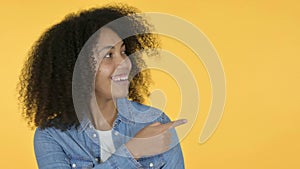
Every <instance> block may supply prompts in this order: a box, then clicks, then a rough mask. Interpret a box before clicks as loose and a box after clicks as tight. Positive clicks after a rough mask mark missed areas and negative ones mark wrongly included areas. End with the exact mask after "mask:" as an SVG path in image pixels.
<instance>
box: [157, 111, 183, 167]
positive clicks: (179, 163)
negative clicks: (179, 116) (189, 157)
mask: <svg viewBox="0 0 300 169" xmlns="http://www.w3.org/2000/svg"><path fill="white" fill-rule="evenodd" d="M170 121H171V120H170V118H169V117H168V116H167V115H165V114H164V113H163V114H162V123H169V122H170ZM171 133H172V143H171V149H170V150H169V151H167V152H165V153H164V154H163V157H164V159H165V160H166V164H165V165H164V167H163V169H184V159H183V155H182V150H181V146H180V142H179V139H178V136H177V133H176V131H175V129H174V128H172V129H171Z"/></svg>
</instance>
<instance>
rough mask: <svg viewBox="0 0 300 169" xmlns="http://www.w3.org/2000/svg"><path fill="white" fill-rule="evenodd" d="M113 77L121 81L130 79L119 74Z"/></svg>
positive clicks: (114, 79)
mask: <svg viewBox="0 0 300 169" xmlns="http://www.w3.org/2000/svg"><path fill="white" fill-rule="evenodd" d="M111 79H112V80H113V81H115V82H120V81H125V80H128V76H119V75H117V76H113V77H112V78H111Z"/></svg>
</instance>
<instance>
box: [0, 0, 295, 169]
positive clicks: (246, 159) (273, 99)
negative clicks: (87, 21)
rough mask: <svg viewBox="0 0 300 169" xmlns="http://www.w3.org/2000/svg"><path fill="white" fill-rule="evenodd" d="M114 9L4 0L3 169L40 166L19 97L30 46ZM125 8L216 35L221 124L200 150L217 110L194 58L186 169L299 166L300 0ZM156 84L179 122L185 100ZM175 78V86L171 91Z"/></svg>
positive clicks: (142, 3)
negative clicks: (73, 20) (56, 28)
mask: <svg viewBox="0 0 300 169" xmlns="http://www.w3.org/2000/svg"><path fill="white" fill-rule="evenodd" d="M108 2H112V1H108V0H51V1H50V0H49V1H40V0H30V1H22V0H9V1H3V0H2V1H1V6H0V21H1V26H0V37H1V40H0V47H1V50H0V58H1V61H0V64H1V67H0V69H1V71H0V74H1V100H0V103H1V114H2V116H1V121H0V127H1V139H0V140H1V141H0V161H1V162H0V164H1V168H37V165H36V162H35V157H34V152H33V141H32V140H33V131H31V130H30V129H29V128H28V127H27V125H26V122H25V121H24V120H23V119H22V117H21V116H20V111H19V110H18V107H17V99H16V90H15V86H16V83H17V81H18V75H19V72H20V69H21V67H22V64H23V62H24V60H25V56H26V53H27V52H28V50H29V48H30V47H31V45H32V44H33V42H34V41H35V40H36V39H37V38H38V37H39V36H40V34H41V33H42V32H43V31H45V29H46V28H48V27H49V26H51V25H53V24H54V23H57V22H59V21H60V20H61V19H62V18H63V17H64V16H65V15H66V14H68V13H70V12H75V11H78V10H80V9H86V8H89V7H94V6H101V5H102V4H106V3H108ZM120 2H126V3H128V4H130V5H133V6H136V7H137V8H139V9H141V10H142V11H144V12H153V11H155V12H165V13H170V14H173V15H177V16H180V17H182V18H185V19H186V20H188V21H190V22H192V23H193V24H195V25H196V26H197V27H199V28H200V29H201V30H202V31H203V32H204V33H205V34H206V35H207V36H208V38H209V39H210V40H211V42H212V43H213V45H214V46H215V48H216V49H217V52H218V53H219V55H220V59H221V61H222V63H223V66H224V70H225V74H226V79H227V100H226V105H225V111H224V115H223V118H222V120H221V123H220V125H219V126H218V128H217V130H216V132H215V133H214V135H213V136H212V137H211V138H210V139H209V140H208V141H207V142H206V143H204V144H199V143H198V139H199V135H200V132H201V129H202V127H203V123H204V121H205V118H206V115H207V112H208V110H209V104H210V99H211V92H210V84H209V79H208V75H207V73H206V71H205V68H204V67H203V66H202V64H201V62H199V63H198V62H197V61H195V62H194V61H192V60H188V61H186V62H187V64H188V65H189V66H190V67H191V69H194V68H195V67H197V66H199V65H200V67H201V68H200V69H199V70H200V71H199V72H194V73H195V75H196V76H197V81H198V83H199V90H200V93H201V103H200V109H199V115H198V118H197V119H196V123H195V125H194V126H193V128H192V129H191V131H190V133H189V134H188V135H187V137H185V138H184V139H183V141H182V148H183V153H184V157H185V165H186V168H187V169H198V168H206V169H219V168H223V169H225V168H226V169H227V168H228V169H254V168H255V169H266V168H268V169H297V168H300V103H299V101H300V89H299V86H300V69H299V64H300V50H299V48H300V32H299V30H300V22H299V21H300V3H299V2H298V1H296V0H285V1H283V0H281V1H279V0H277V1H276V0H275V1H274V0H272V1H271V0H252V1H246V0H244V1H239V0H227V1H224V0H211V1H201V0H193V1H192V0H185V1H175V0H151V1H150V0H148V1H146V0H126V1H125V0H124V1H120ZM165 42H170V41H169V40H168V39H166V40H165ZM181 46H182V45H181ZM163 47H164V48H165V49H167V50H170V51H172V52H173V53H176V54H178V56H180V57H182V58H183V59H184V58H185V57H184V55H187V54H189V52H188V51H186V52H183V51H185V50H186V49H184V47H182V48H181V47H180V44H176V43H175V42H174V43H165V44H164V46H163ZM154 73H155V72H154ZM162 79H164V81H163V82H164V83H162ZM165 79H166V80H165ZM154 80H155V82H156V83H155V87H158V88H161V89H165V93H166V94H167V99H168V103H167V104H168V105H167V108H166V112H167V113H168V115H170V116H171V117H172V118H173V119H174V117H176V114H174V112H176V110H175V108H178V106H177V107H176V106H172V104H173V105H176V101H178V100H176V99H174V98H177V97H178V90H177V89H176V85H174V82H173V80H172V79H171V78H168V77H167V76H166V75H164V74H161V73H159V72H158V73H156V74H154ZM168 81H170V83H169V84H171V85H167V84H168V83H166V82H168ZM172 91H173V92H172ZM174 91H176V92H174ZM191 106H193V105H191Z"/></svg>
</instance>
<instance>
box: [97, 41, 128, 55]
mask: <svg viewBox="0 0 300 169" xmlns="http://www.w3.org/2000/svg"><path fill="white" fill-rule="evenodd" d="M123 46H125V44H124V42H122V44H121V48H122V47H123ZM114 48H115V46H112V45H109V46H105V47H103V48H102V49H100V50H99V51H98V52H99V53H100V52H102V51H103V50H105V49H114Z"/></svg>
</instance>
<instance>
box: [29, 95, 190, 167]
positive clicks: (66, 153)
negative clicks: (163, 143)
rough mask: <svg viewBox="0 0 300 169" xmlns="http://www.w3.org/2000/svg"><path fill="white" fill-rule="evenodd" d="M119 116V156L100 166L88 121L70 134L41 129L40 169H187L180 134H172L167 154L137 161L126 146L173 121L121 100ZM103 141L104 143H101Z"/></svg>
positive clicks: (38, 144)
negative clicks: (144, 130) (156, 124)
mask: <svg viewBox="0 0 300 169" xmlns="http://www.w3.org/2000/svg"><path fill="white" fill-rule="evenodd" d="M117 108H118V115H117V117H116V119H115V121H114V123H113V127H112V136H113V143H114V146H115V149H116V151H115V153H114V154H113V155H112V156H111V157H109V158H108V159H107V160H106V161H105V162H102V163H100V161H101V160H100V157H101V154H100V152H101V151H100V143H99V138H98V137H99V136H98V134H97V132H96V129H95V128H94V126H93V125H92V123H91V122H90V120H88V118H86V119H84V120H82V121H81V124H80V126H79V127H77V128H75V127H72V128H70V129H68V130H66V131H61V130H59V129H56V128H53V127H49V128H46V129H43V130H42V129H40V128H37V129H36V131H35V135H34V150H35V156H36V160H37V163H38V166H39V168H40V169H70V168H80V169H83V168H84V169H87V168H94V169H135V168H139V169H150V168H151V169H183V168H184V161H183V156H182V151H181V147H180V144H179V143H178V138H177V135H176V131H175V130H174V129H170V130H171V134H172V137H171V145H170V149H169V150H168V151H166V152H164V153H161V154H158V155H154V156H149V157H142V158H139V159H138V160H135V159H134V157H133V156H132V155H131V153H130V152H129V150H128V149H127V147H126V146H125V143H126V142H127V141H128V140H130V138H132V137H134V136H135V134H136V133H137V132H138V131H139V130H141V129H142V128H144V127H146V126H147V125H149V124H151V123H153V122H160V123H167V122H169V121H170V119H169V118H168V117H167V116H166V115H165V114H164V113H163V112H161V111H160V110H158V109H156V108H153V107H149V106H145V105H142V104H139V103H136V102H133V101H129V100H127V99H126V98H121V99H117ZM100 141H101V140H100Z"/></svg>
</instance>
